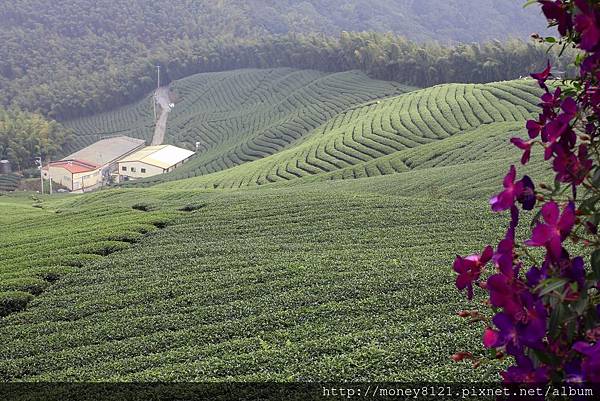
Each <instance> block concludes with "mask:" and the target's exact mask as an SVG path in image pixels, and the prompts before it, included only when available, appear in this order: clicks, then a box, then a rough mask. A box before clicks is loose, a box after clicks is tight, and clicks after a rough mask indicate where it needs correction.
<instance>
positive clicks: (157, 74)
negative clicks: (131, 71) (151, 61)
mask: <svg viewBox="0 0 600 401" xmlns="http://www.w3.org/2000/svg"><path fill="white" fill-rule="evenodd" d="M156 76H157V79H156V84H157V85H156V89H158V88H160V65H157V66H156Z"/></svg>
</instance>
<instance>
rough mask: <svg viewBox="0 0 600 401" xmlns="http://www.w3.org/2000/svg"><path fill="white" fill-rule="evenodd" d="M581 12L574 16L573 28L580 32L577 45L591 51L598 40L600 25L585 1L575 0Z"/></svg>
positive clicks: (593, 11) (594, 13)
mask: <svg viewBox="0 0 600 401" xmlns="http://www.w3.org/2000/svg"><path fill="white" fill-rule="evenodd" d="M575 4H577V7H578V8H579V9H580V10H581V13H580V14H578V15H577V16H576V17H575V30H576V31H577V32H579V33H580V34H581V43H580V44H579V46H580V47H581V48H582V49H583V50H587V51H593V50H595V49H596V47H597V46H598V42H600V27H599V25H598V20H597V19H596V10H594V9H593V8H592V7H590V5H589V4H588V2H587V1H585V0H575Z"/></svg>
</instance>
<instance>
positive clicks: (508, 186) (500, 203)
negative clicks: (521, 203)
mask: <svg viewBox="0 0 600 401" xmlns="http://www.w3.org/2000/svg"><path fill="white" fill-rule="evenodd" d="M516 176H517V170H516V169H515V166H510V169H509V171H508V174H506V176H505V177H504V182H503V186H504V191H502V192H500V193H499V194H498V195H496V196H494V197H493V198H492V199H490V204H491V205H492V210H493V211H494V212H501V211H504V210H508V209H510V208H511V207H512V206H513V205H514V203H515V199H516V198H517V196H519V195H520V193H521V191H523V184H522V183H520V182H515V177H516Z"/></svg>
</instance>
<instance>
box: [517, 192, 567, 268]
mask: <svg viewBox="0 0 600 401" xmlns="http://www.w3.org/2000/svg"><path fill="white" fill-rule="evenodd" d="M542 217H543V218H544V221H545V222H546V223H545V224H544V223H538V225H537V226H536V227H535V228H534V229H533V233H532V236H531V239H529V240H527V241H525V244H526V245H528V246H532V247H538V246H544V247H546V249H547V250H548V252H550V254H551V255H552V256H554V257H555V258H556V259H559V258H560V255H561V253H562V242H563V241H564V240H565V238H566V237H567V235H568V234H569V233H570V232H571V230H572V229H573V226H574V225H575V205H574V204H573V203H572V202H569V204H568V205H567V206H566V207H565V208H564V210H563V212H562V214H560V210H559V207H558V204H557V203H556V202H548V203H546V204H545V205H544V207H542Z"/></svg>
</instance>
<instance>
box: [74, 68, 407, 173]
mask: <svg viewBox="0 0 600 401" xmlns="http://www.w3.org/2000/svg"><path fill="white" fill-rule="evenodd" d="M171 88H172V90H173V92H174V93H175V94H176V97H177V99H176V106H175V108H174V109H173V111H172V112H171V113H170V114H169V119H168V121H167V131H168V135H167V138H166V143H170V144H173V145H176V146H181V147H184V148H188V149H192V150H194V149H195V147H196V142H199V144H198V145H199V147H198V150H199V152H200V155H199V157H198V158H196V159H194V160H193V162H192V163H190V164H189V165H187V166H185V168H183V169H180V170H179V171H178V172H176V173H175V174H174V176H175V177H178V178H182V177H183V178H187V177H193V176H196V175H200V174H206V173H211V172H214V171H219V170H222V169H225V168H229V167H232V166H235V165H238V164H241V163H244V162H247V161H251V160H256V159H259V158H262V157H264V156H268V155H271V154H273V153H276V152H277V151H279V150H281V149H283V148H285V147H287V146H288V145H289V144H291V143H294V142H295V141H296V140H298V138H301V137H302V136H303V135H305V134H306V133H308V132H310V131H311V130H313V129H315V128H317V127H318V126H320V125H321V124H323V123H325V122H326V121H327V120H329V119H330V118H332V117H333V116H335V115H337V114H338V113H340V112H342V111H344V110H345V109H347V108H348V107H352V106H356V105H359V104H363V103H365V102H369V101H371V100H373V99H376V98H379V97H385V96H392V95H397V94H400V93H404V92H406V91H408V90H411V89H412V88H409V87H405V86H402V85H399V84H396V83H391V82H385V81H377V80H373V79H370V78H368V77H367V76H366V75H364V74H363V73H361V72H358V71H351V72H343V73H336V74H327V73H322V72H317V71H307V70H294V69H290V68H279V69H273V70H239V71H228V72H219V73H208V74H197V75H193V76H191V77H188V78H185V79H182V80H179V81H176V82H174V83H173V84H172V85H171ZM151 104H152V103H151V99H150V97H148V98H147V99H144V100H142V101H140V102H138V103H136V104H134V105H131V106H127V107H124V108H121V109H118V110H115V111H113V112H108V113H103V114H100V115H97V116H93V117H86V118H83V119H78V120H73V121H67V122H65V125H66V126H68V127H70V128H72V129H73V130H75V131H76V133H77V140H76V141H75V142H74V143H73V149H78V148H80V147H83V146H84V145H88V144H90V143H92V142H94V141H96V140H98V139H100V138H101V137H103V136H108V135H128V136H132V137H136V138H142V139H146V140H149V139H150V138H151V137H152V132H153V131H154V129H153V121H152V107H151ZM69 150H71V149H69Z"/></svg>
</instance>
